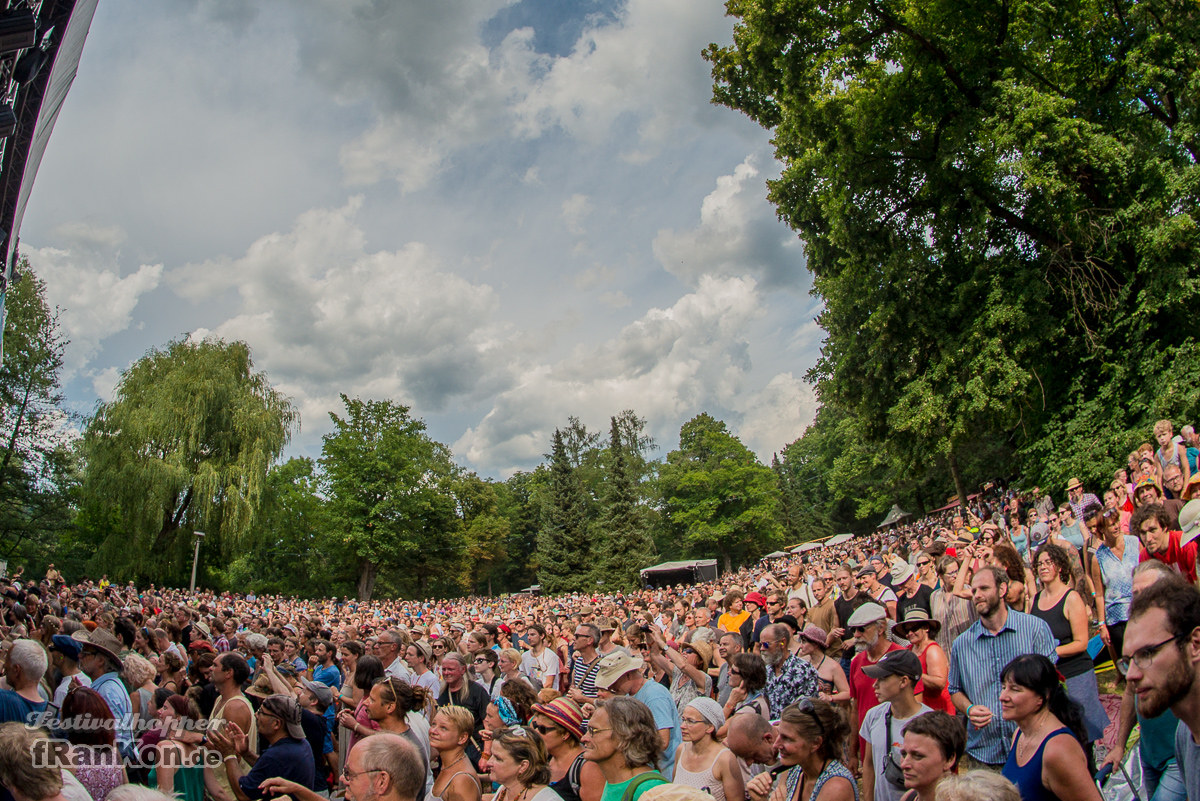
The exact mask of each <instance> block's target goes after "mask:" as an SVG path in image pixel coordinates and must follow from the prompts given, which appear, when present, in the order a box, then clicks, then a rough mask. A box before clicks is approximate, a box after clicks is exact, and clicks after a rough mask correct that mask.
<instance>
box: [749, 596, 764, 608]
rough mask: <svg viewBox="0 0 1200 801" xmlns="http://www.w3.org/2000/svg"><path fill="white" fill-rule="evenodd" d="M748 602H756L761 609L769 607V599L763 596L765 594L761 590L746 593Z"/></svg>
mask: <svg viewBox="0 0 1200 801" xmlns="http://www.w3.org/2000/svg"><path fill="white" fill-rule="evenodd" d="M746 603H748V604H754V605H755V606H757V607H758V608H759V609H766V608H767V599H766V598H765V597H764V596H763V594H762V593H761V592H748V593H746Z"/></svg>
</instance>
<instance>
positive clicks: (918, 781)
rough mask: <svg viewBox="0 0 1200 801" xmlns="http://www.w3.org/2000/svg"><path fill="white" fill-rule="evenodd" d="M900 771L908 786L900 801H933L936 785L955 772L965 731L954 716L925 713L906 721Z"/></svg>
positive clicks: (961, 755) (965, 739) (961, 750)
mask: <svg viewBox="0 0 1200 801" xmlns="http://www.w3.org/2000/svg"><path fill="white" fill-rule="evenodd" d="M902 734H903V736H904V742H903V744H902V745H901V747H900V770H901V771H903V773H904V786H905V787H906V788H907V789H908V792H907V793H905V794H904V795H903V796H902V797H901V799H900V801H933V799H934V795H935V793H936V792H937V788H938V784H939V783H940V782H941V781H942V779H944V778H946V777H947V776H952V775H954V774H955V773H957V772H958V763H959V761H960V760H961V759H962V757H963V753H964V752H965V751H966V748H967V733H966V731H965V730H964V729H963V726H962V724H961V723H959V722H958V721H957V720H955V719H954V716H953V715H948V714H946V713H945V712H939V711H934V712H926V713H925V714H924V715H917V716H916V717H915V718H913V719H912V720H910V721H909V722H908V723H907V724H905V726H904V729H903V731H902Z"/></svg>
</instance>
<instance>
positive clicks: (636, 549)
mask: <svg viewBox="0 0 1200 801" xmlns="http://www.w3.org/2000/svg"><path fill="white" fill-rule="evenodd" d="M627 430H628V427H627ZM637 452H638V448H637V439H636V435H634V439H633V440H632V441H627V440H625V438H624V437H623V436H622V428H621V425H620V423H619V421H618V420H617V418H616V417H613V418H612V424H611V428H610V433H609V444H608V462H607V471H606V472H607V480H606V486H605V493H604V514H603V516H602V517H601V518H600V520H599V521H598V524H597V526H596V530H595V535H594V536H593V538H592V539H593V541H594V542H595V543H596V547H595V548H594V549H593V551H594V555H595V561H596V566H597V569H596V572H595V578H596V580H597V581H598V582H603V585H602V586H603V588H604V590H605V591H606V592H611V591H613V590H629V589H634V588H636V587H638V586H639V581H638V571H639V570H640V569H641V568H643V567H649V566H650V565H651V564H653V559H654V555H655V550H654V540H653V538H652V537H651V536H650V531H649V527H648V526H647V523H646V519H645V516H644V515H643V514H642V513H641V507H640V506H639V503H638V492H637V485H636V484H635V482H634V476H633V469H634V465H633V464H632V462H633V459H632V458H631V457H633V456H634V455H635V454H637Z"/></svg>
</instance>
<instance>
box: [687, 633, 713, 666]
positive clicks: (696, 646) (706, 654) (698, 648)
mask: <svg viewBox="0 0 1200 801" xmlns="http://www.w3.org/2000/svg"><path fill="white" fill-rule="evenodd" d="M689 648H690V649H692V650H693V651H695V652H696V653H697V654H698V655H699V656H700V661H701V662H703V663H704V664H702V665H701V666H700V669H701V670H708V666H709V665H711V664H712V651H713V649H712V645H710V644H709V643H707V642H704V641H702V640H692V641H691V642H685V643H681V644H680V645H679V650H680V651H687V650H688V649H689Z"/></svg>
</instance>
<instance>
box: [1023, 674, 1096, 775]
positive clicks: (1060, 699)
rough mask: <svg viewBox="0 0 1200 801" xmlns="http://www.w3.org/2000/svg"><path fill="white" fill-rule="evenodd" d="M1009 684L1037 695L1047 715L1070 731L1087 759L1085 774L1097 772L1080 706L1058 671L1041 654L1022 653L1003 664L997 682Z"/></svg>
mask: <svg viewBox="0 0 1200 801" xmlns="http://www.w3.org/2000/svg"><path fill="white" fill-rule="evenodd" d="M1006 681H1012V682H1013V684H1019V685H1021V686H1022V687H1025V688H1026V689H1028V690H1030V691H1032V692H1035V693H1037V694H1038V695H1040V696H1041V697H1042V700H1043V701H1045V702H1046V707H1047V708H1049V710H1050V714H1052V715H1054V717H1056V718H1058V719H1059V720H1061V721H1062V724H1063V725H1064V726H1066V727H1067V728H1068V729H1070V730H1071V734H1073V735H1075V739H1076V740H1078V741H1079V745H1080V746H1081V747H1082V748H1083V753H1084V754H1085V755H1086V756H1087V761H1088V773H1095V772H1096V762H1095V759H1094V758H1093V757H1092V743H1091V741H1090V740H1089V739H1088V735H1087V727H1086V726H1085V725H1084V722H1083V707H1082V706H1081V705H1080V703H1079V702H1078V701H1076V700H1074V699H1073V698H1071V696H1069V695H1067V688H1066V686H1065V685H1064V683H1063V681H1061V680H1060V679H1059V673H1058V668H1056V667H1055V666H1054V663H1053V662H1051V661H1050V660H1049V659H1047V658H1046V657H1044V656H1042V655H1041V654H1022V655H1021V656H1018V657H1017V658H1016V659H1014V660H1013V661H1011V662H1009V663H1008V664H1007V665H1005V667H1004V670H1002V671H1001V672H1000V682H1001V683H1003V682H1006Z"/></svg>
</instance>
